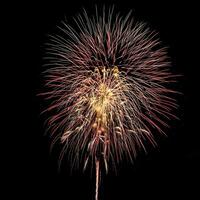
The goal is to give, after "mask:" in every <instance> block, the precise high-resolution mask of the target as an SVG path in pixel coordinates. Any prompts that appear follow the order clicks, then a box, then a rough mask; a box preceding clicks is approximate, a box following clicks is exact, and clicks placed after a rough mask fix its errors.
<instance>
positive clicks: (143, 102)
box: [43, 9, 176, 200]
mask: <svg viewBox="0 0 200 200" xmlns="http://www.w3.org/2000/svg"><path fill="white" fill-rule="evenodd" d="M74 21H75V24H76V25H75V27H74V28H73V27H72V26H70V25H68V24H67V23H66V22H62V25H61V26H60V27H59V28H60V30H61V33H60V35H59V34H58V35H55V36H51V40H50V43H49V44H48V48H47V49H48V57H47V59H48V66H51V67H49V69H47V70H46V72H45V77H46V81H47V83H46V86H47V89H48V91H47V92H45V93H43V95H45V97H46V98H47V99H49V100H50V101H51V104H50V105H49V107H48V108H47V110H46V111H49V112H50V113H53V115H51V117H50V118H49V119H48V123H49V124H48V126H49V129H50V131H51V136H52V138H53V144H54V143H55V142H57V141H60V142H61V143H63V150H62V152H61V155H60V160H62V158H63V155H64V154H65V152H68V154H69V155H70V158H71V161H72V162H73V163H83V168H84V169H85V168H86V167H87V165H88V163H89V162H91V163H96V197H95V199H96V200H97V199H98V186H99V176H100V167H101V168H102V167H104V169H105V170H106V171H108V169H109V163H111V164H112V165H113V164H114V165H115V164H116V163H119V162H120V161H121V160H122V159H123V158H128V159H130V160H132V159H133V157H135V156H136V154H137V151H138V150H140V149H144V150H145V145H144V141H148V142H150V143H151V144H152V145H154V146H155V145H156V142H155V140H154V137H153V133H154V132H159V133H162V134H164V132H163V127H166V126H168V125H167V123H166V121H167V120H168V119H169V118H174V117H175V116H174V115H173V114H172V112H171V111H172V110H173V109H174V108H176V102H175V100H174V99H173V98H172V97H171V96H170V95H171V94H172V93H175V91H173V90H172V89H170V87H169V86H170V84H169V83H171V82H174V80H175V77H176V76H174V75H172V74H171V73H170V71H169V66H170V62H169V59H168V57H167V53H166V48H163V47H161V44H160V41H159V38H158V37H157V33H156V32H154V31H151V30H150V29H149V28H148V27H147V26H146V25H145V24H144V23H138V22H135V20H134V18H132V17H131V13H129V14H128V15H127V16H125V17H122V16H121V15H120V14H114V9H110V10H108V12H106V10H105V9H104V10H103V12H102V14H99V13H98V12H97V11H96V15H95V16H93V17H91V18H90V17H89V16H88V15H87V13H86V12H85V11H84V12H83V14H82V15H79V16H77V17H76V18H75V19H74Z"/></svg>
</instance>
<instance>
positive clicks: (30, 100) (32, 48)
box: [2, 0, 200, 200]
mask: <svg viewBox="0 0 200 200" xmlns="http://www.w3.org/2000/svg"><path fill="white" fill-rule="evenodd" d="M147 2H148V3H147ZM95 4H97V5H100V6H101V5H103V4H105V5H113V4H114V5H115V6H116V9H117V10H119V11H121V12H122V13H127V12H128V11H129V10H130V9H132V10H133V14H134V15H135V16H136V19H138V20H140V21H145V22H148V23H149V25H150V26H151V27H152V28H153V29H156V30H157V31H158V32H160V37H161V40H162V41H163V42H164V44H165V45H167V46H169V55H170V56H171V58H172V63H173V70H174V72H175V73H178V74H182V75H183V77H182V78H180V80H179V84H178V86H177V88H178V90H179V91H180V92H182V93H183V95H181V96H179V97H177V98H178V104H179V105H180V107H179V109H178V111H177V113H176V114H177V115H178V117H179V118H180V120H179V121H174V122H172V123H171V129H170V130H169V131H168V133H167V134H168V138H161V139H159V147H158V148H157V149H154V150H153V149H152V150H151V151H150V152H149V154H148V155H144V154H141V155H139V156H138V159H137V160H136V161H135V164H134V166H132V165H131V164H127V163H124V164H122V165H121V166H120V167H119V170H118V174H117V176H116V175H115V174H114V173H112V172H111V173H110V174H109V175H107V176H104V177H103V178H102V187H101V189H100V191H101V198H100V199H102V200H111V199H115V200H117V199H133V200H139V199H147V198H148V199H164V198H168V199H174V198H177V199H179V198H181V197H186V199H198V198H200V195H199V194H198V189H199V178H200V176H199V175H200V173H199V167H200V165H199V159H200V145H199V139H200V137H199V129H198V125H199V116H198V109H199V105H198V103H199V98H198V92H199V88H198V83H199V81H198V80H199V78H198V76H199V73H198V68H199V62H198V61H197V60H198V56H199V48H198V46H199V38H198V37H199V34H198V29H199V22H198V12H197V10H196V8H198V6H197V5H194V4H193V2H192V1H188V2H187V1H184V2H183V1H180V3H178V2H175V1H160V2H155V1H134V0H129V1H127V0H121V1H114V0H113V1H105V2H103V1H91V0H88V1H86V0H82V1H80V2H78V1H76V0H71V2H69V1H67V0H66V1H65V2H64V1H63V2H62V3H61V2H58V1H52V2H46V3H44V2H43V3H34V2H32V3H31V2H28V3H21V4H20V3H17V4H16V5H14V4H10V5H9V6H8V10H7V11H8V12H6V14H5V18H6V19H8V23H7V26H8V28H9V29H11V30H10V31H9V36H10V37H9V38H10V39H9V41H11V45H10V46H9V50H8V51H7V55H8V60H7V63H9V64H10V65H11V67H10V68H9V69H8V70H9V78H8V79H6V83H5V84H6V85H8V87H9V89H8V90H7V91H8V93H9V95H10V96H11V98H9V99H10V100H11V102H9V108H11V111H10V114H9V116H8V119H9V124H8V125H7V129H6V130H9V131H6V133H5V134H8V133H7V132H10V134H8V135H9V139H8V140H7V142H5V148H4V152H6V153H8V156H7V159H6V162H5V163H6V164H5V166H6V169H7V170H8V171H6V172H5V173H4V174H3V175H5V182H4V183H5V184H4V185H5V186H6V190H5V191H6V196H5V197H6V198H5V199H8V197H9V196H10V195H14V197H15V198H18V197H19V199H56V200H61V199H63V200H64V199H65V200H66V199H67V200H71V199H73V200H78V199H87V200H90V199H94V189H95V187H94V185H95V179H94V176H90V173H89V172H86V173H82V171H81V170H79V171H75V172H74V173H73V174H72V175H70V173H69V171H70V170H69V167H68V164H67V163H65V162H64V163H63V165H62V168H61V171H60V172H58V169H57V168H58V165H57V156H58V154H57V152H56V150H55V151H53V152H52V153H51V154H50V153H49V146H50V140H49V138H48V137H47V136H44V131H45V127H44V125H43V122H44V118H45V116H40V112H41V111H42V109H43V105H44V103H43V102H42V99H40V98H39V97H37V94H38V93H39V92H41V90H42V85H41V83H42V76H41V72H42V71H43V68H42V64H43V60H42V56H43V53H44V48H43V47H44V43H45V42H46V41H47V34H49V33H54V31H55V29H56V26H57V25H59V23H60V21H61V20H62V19H64V17H65V16H66V17H67V18H69V17H73V16H74V15H76V14H77V13H79V12H81V9H82V7H84V8H85V9H86V10H88V11H89V12H91V11H93V8H94V5H95ZM11 62H13V64H11ZM11 77H12V80H14V84H12V86H10V85H9V84H8V83H10V80H11ZM2 78H3V77H2ZM196 195H198V197H197V196H196ZM195 196H196V197H195ZM11 199H12V198H11Z"/></svg>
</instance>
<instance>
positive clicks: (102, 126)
mask: <svg viewBox="0 0 200 200" xmlns="http://www.w3.org/2000/svg"><path fill="white" fill-rule="evenodd" d="M95 73H96V74H97V76H98V77H100V79H101V81H100V84H99V86H98V87H97V89H96V91H94V93H93V95H92V97H91V98H90V105H91V108H92V110H93V112H94V113H96V119H95V122H94V123H93V128H95V129H96V130H97V133H98V134H99V135H101V134H106V130H107V127H108V114H109V110H110V107H111V105H112V104H113V101H114V100H115V96H114V93H113V88H111V87H109V84H108V83H107V81H106V80H110V79H116V78H118V76H119V70H118V67H117V66H114V67H113V68H111V69H110V68H108V69H106V67H99V68H95Z"/></svg>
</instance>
